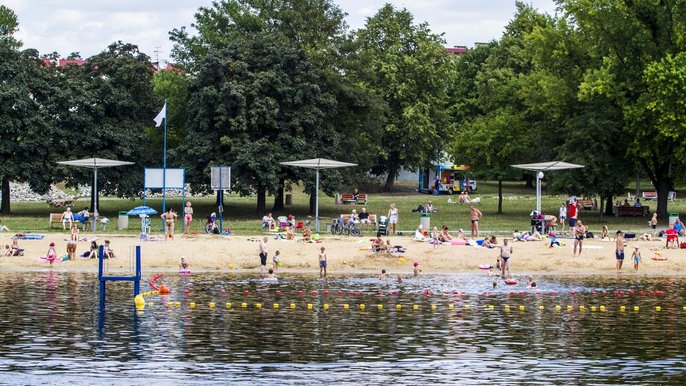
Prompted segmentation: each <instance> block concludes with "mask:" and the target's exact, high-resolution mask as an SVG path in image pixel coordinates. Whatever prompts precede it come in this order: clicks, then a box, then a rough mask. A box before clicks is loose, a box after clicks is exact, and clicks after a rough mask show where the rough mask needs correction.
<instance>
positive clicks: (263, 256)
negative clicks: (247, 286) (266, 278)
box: [260, 236, 269, 275]
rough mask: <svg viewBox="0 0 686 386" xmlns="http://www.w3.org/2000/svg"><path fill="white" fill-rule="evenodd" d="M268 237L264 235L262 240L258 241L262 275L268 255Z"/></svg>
mask: <svg viewBox="0 0 686 386" xmlns="http://www.w3.org/2000/svg"><path fill="white" fill-rule="evenodd" d="M268 240H269V239H268V238H267V237H266V236H265V237H264V238H263V239H262V241H260V273H261V274H262V275H264V272H265V269H266V268H267V256H268V255H269V247H268V246H267V241H268Z"/></svg>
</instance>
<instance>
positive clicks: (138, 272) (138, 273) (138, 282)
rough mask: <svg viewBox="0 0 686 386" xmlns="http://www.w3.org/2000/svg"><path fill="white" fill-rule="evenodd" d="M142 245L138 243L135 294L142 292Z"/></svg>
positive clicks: (134, 283)
mask: <svg viewBox="0 0 686 386" xmlns="http://www.w3.org/2000/svg"><path fill="white" fill-rule="evenodd" d="M141 276H142V275H141V246H140V245H136V280H134V282H133V296H134V297H135V296H136V295H138V294H139V293H141Z"/></svg>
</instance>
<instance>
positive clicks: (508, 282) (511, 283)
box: [505, 279, 517, 285]
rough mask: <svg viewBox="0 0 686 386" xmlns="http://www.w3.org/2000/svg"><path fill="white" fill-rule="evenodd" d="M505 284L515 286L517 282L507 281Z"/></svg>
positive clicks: (513, 280)
mask: <svg viewBox="0 0 686 386" xmlns="http://www.w3.org/2000/svg"><path fill="white" fill-rule="evenodd" d="M505 284H507V285H516V284H517V280H515V279H507V280H505Z"/></svg>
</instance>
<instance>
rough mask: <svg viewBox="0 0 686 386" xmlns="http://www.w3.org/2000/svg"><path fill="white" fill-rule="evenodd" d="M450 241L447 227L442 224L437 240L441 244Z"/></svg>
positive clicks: (450, 237)
mask: <svg viewBox="0 0 686 386" xmlns="http://www.w3.org/2000/svg"><path fill="white" fill-rule="evenodd" d="M452 239H453V238H452V236H450V233H448V227H447V226H446V225H445V224H443V226H442V227H441V234H440V235H439V236H438V240H439V241H441V242H443V243H447V242H450V240H452Z"/></svg>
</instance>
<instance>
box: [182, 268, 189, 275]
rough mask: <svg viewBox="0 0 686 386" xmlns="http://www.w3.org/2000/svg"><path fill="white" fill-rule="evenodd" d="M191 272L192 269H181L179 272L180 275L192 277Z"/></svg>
mask: <svg viewBox="0 0 686 386" xmlns="http://www.w3.org/2000/svg"><path fill="white" fill-rule="evenodd" d="M190 274H191V270H190V269H180V270H179V275H190Z"/></svg>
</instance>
